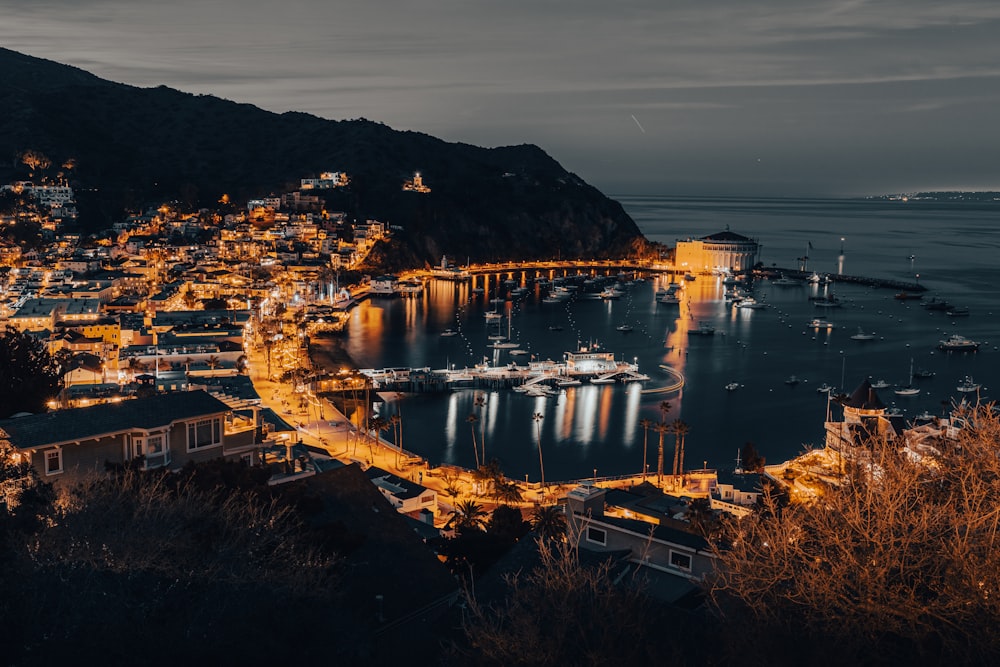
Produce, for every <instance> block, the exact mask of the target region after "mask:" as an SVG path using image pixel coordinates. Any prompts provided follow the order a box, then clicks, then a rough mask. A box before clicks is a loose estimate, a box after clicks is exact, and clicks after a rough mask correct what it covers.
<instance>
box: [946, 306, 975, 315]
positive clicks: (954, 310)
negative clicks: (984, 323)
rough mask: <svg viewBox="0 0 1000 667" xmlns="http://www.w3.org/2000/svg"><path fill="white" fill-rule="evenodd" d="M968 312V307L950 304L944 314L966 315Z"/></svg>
mask: <svg viewBox="0 0 1000 667" xmlns="http://www.w3.org/2000/svg"><path fill="white" fill-rule="evenodd" d="M968 314H969V309H968V308H966V307H965V306H952V307H951V308H949V309H948V310H946V311H945V315H947V316H948V317H966V316H968Z"/></svg>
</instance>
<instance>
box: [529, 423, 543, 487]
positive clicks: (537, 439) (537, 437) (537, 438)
mask: <svg viewBox="0 0 1000 667" xmlns="http://www.w3.org/2000/svg"><path fill="white" fill-rule="evenodd" d="M531 418H532V419H533V420H534V422H535V442H536V444H537V445H538V469H539V471H540V472H541V476H542V493H544V492H545V459H543V458H542V419H544V418H545V417H544V416H543V415H542V413H540V412H536V413H535V414H533V415H531Z"/></svg>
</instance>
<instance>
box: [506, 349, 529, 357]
mask: <svg viewBox="0 0 1000 667" xmlns="http://www.w3.org/2000/svg"><path fill="white" fill-rule="evenodd" d="M510 354H511V356H514V357H522V356H524V355H526V354H528V351H527V350H518V349H515V350H511V351H510Z"/></svg>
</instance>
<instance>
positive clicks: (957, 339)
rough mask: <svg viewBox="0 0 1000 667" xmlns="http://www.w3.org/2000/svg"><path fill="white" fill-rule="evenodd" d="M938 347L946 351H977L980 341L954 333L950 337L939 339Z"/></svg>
mask: <svg viewBox="0 0 1000 667" xmlns="http://www.w3.org/2000/svg"><path fill="white" fill-rule="evenodd" d="M938 349H941V350H944V351H945V352H975V351H976V350H978V349H979V343H978V342H976V341H974V340H969V339H968V338H966V337H965V336H959V335H958V334H952V335H951V336H949V337H948V338H944V339H942V340H939V341H938Z"/></svg>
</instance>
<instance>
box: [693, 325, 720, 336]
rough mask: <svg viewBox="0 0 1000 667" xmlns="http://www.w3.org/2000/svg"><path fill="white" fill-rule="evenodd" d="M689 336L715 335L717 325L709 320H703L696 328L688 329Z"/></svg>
mask: <svg viewBox="0 0 1000 667" xmlns="http://www.w3.org/2000/svg"><path fill="white" fill-rule="evenodd" d="M688 335H689V336H714V335H715V327H713V326H712V325H711V324H709V323H708V322H702V323H700V324H699V325H698V327H697V328H696V329H688Z"/></svg>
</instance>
